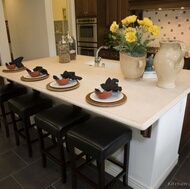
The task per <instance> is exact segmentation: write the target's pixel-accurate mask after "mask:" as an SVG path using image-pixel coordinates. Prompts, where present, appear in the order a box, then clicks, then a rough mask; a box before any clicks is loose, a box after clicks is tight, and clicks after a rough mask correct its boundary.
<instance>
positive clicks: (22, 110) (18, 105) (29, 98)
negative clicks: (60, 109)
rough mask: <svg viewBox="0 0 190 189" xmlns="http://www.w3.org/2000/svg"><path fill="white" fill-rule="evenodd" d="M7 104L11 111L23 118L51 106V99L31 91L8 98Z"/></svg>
mask: <svg viewBox="0 0 190 189" xmlns="http://www.w3.org/2000/svg"><path fill="white" fill-rule="evenodd" d="M8 105H9V109H10V110H11V111H12V112H14V113H16V114H17V115H19V117H21V118H25V117H28V116H32V115H34V114H36V113H38V112H41V111H43V110H45V109H47V108H50V107H52V101H51V100H50V99H48V98H44V97H43V96H42V95H41V94H40V93H38V92H33V93H29V94H26V95H22V96H18V97H15V98H12V99H10V100H9V101H8Z"/></svg>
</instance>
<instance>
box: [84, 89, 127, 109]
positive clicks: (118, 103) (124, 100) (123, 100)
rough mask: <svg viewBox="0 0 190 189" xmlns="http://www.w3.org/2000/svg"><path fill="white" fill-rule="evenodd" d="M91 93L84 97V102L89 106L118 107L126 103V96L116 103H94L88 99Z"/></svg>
mask: <svg viewBox="0 0 190 189" xmlns="http://www.w3.org/2000/svg"><path fill="white" fill-rule="evenodd" d="M92 93H93V92H91V93H89V94H87V95H86V101H87V102H88V103H89V104H92V105H94V106H100V107H112V106H119V105H122V104H124V103H125V102H126V101H127V96H126V95H125V94H124V93H122V94H123V98H122V99H120V100H118V101H115V102H97V101H94V100H92V99H91V98H90V95H91V94H92Z"/></svg>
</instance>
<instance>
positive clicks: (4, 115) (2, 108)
mask: <svg viewBox="0 0 190 189" xmlns="http://www.w3.org/2000/svg"><path fill="white" fill-rule="evenodd" d="M1 114H2V118H3V123H4V126H5V132H6V136H7V137H9V126H8V121H7V116H6V112H5V106H4V104H3V103H2V104H1Z"/></svg>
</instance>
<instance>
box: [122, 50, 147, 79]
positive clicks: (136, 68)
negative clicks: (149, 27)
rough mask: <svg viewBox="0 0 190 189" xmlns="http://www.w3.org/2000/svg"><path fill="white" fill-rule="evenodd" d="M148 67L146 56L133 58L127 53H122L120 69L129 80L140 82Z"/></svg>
mask: <svg viewBox="0 0 190 189" xmlns="http://www.w3.org/2000/svg"><path fill="white" fill-rule="evenodd" d="M145 66H146V55H144V56H141V57H133V56H130V55H129V54H127V53H123V52H120V68H121V71H122V73H123V75H124V77H125V79H127V80H131V81H138V80H139V79H140V78H141V77H142V75H143V73H144V69H145Z"/></svg>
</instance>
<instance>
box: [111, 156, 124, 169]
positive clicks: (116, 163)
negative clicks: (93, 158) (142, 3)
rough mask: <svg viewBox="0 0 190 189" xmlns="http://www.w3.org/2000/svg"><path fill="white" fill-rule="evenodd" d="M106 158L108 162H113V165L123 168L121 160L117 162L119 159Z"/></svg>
mask: <svg viewBox="0 0 190 189" xmlns="http://www.w3.org/2000/svg"><path fill="white" fill-rule="evenodd" d="M107 160H108V161H110V162H112V163H114V164H115V165H117V166H119V167H121V168H123V164H122V163H121V162H119V161H117V160H115V159H113V158H111V157H109V158H107Z"/></svg>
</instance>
